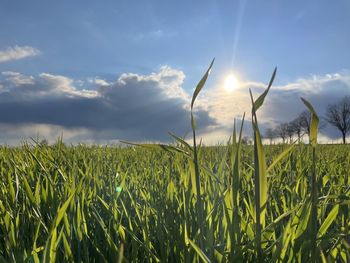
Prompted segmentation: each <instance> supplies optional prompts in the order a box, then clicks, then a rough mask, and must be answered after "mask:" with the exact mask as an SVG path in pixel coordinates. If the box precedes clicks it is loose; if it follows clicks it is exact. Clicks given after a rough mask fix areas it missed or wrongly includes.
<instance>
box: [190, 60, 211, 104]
mask: <svg viewBox="0 0 350 263" xmlns="http://www.w3.org/2000/svg"><path fill="white" fill-rule="evenodd" d="M214 61H215V58H213V60H212V61H211V63H210V66H209V68H208V69H207V71H206V72H205V74H204V76H203V77H202V79H201V80H200V81H199V82H198V84H197V87H196V89H195V90H194V92H193V95H192V101H191V111H192V109H193V104H194V101H195V100H196V98H197V96H198V94H199V92H200V91H201V89H202V88H203V86H204V84H205V82H206V81H207V79H208V76H209V74H210V71H211V67H212V66H213V64H214Z"/></svg>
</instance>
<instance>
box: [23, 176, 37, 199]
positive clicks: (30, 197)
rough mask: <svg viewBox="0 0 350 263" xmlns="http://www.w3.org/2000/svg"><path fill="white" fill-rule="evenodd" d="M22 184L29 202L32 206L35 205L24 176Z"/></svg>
mask: <svg viewBox="0 0 350 263" xmlns="http://www.w3.org/2000/svg"><path fill="white" fill-rule="evenodd" d="M23 183H24V188H25V190H26V193H27V196H28V197H29V200H30V201H31V202H32V204H35V198H34V195H33V192H32V190H31V189H30V186H29V184H28V181H27V178H26V177H25V176H23Z"/></svg>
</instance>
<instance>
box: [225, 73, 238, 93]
mask: <svg viewBox="0 0 350 263" xmlns="http://www.w3.org/2000/svg"><path fill="white" fill-rule="evenodd" d="M238 86H239V82H238V79H237V78H236V76H235V75H233V74H230V75H228V76H227V77H226V79H225V84H224V89H225V90H226V91H228V92H232V91H234V90H235V89H237V88H238Z"/></svg>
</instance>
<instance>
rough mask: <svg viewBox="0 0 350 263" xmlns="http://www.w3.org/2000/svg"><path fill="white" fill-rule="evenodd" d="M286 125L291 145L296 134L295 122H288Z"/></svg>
mask: <svg viewBox="0 0 350 263" xmlns="http://www.w3.org/2000/svg"><path fill="white" fill-rule="evenodd" d="M285 125H286V134H287V136H288V137H289V142H290V143H291V142H292V137H293V135H294V133H295V127H294V124H293V122H288V123H286V124H285Z"/></svg>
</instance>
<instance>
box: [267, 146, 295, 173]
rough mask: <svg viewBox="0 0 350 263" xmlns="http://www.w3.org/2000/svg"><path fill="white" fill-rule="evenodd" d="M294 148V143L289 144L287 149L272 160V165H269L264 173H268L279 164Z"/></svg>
mask: <svg viewBox="0 0 350 263" xmlns="http://www.w3.org/2000/svg"><path fill="white" fill-rule="evenodd" d="M294 146H295V142H294V143H293V144H291V145H290V146H289V147H288V148H287V149H285V150H284V151H283V152H282V153H280V154H279V155H278V156H277V158H276V159H274V160H273V162H272V164H270V166H269V167H268V168H267V170H266V172H267V173H269V172H270V171H271V170H272V168H273V167H274V166H275V165H276V164H277V163H279V162H280V161H281V160H282V159H283V158H284V157H286V156H287V155H288V153H290V152H291V151H292V150H293V149H294Z"/></svg>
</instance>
